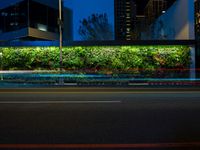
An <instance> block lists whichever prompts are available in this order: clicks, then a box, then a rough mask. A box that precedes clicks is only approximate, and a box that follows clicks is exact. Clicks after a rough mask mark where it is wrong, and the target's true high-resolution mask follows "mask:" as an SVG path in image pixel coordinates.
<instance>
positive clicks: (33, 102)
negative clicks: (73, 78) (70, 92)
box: [0, 101, 122, 104]
mask: <svg viewBox="0 0 200 150" xmlns="http://www.w3.org/2000/svg"><path fill="white" fill-rule="evenodd" d="M121 102H122V101H0V104H109V103H110V104H113V103H121Z"/></svg>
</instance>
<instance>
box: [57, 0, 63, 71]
mask: <svg viewBox="0 0 200 150" xmlns="http://www.w3.org/2000/svg"><path fill="white" fill-rule="evenodd" d="M58 25H59V35H60V40H59V49H60V71H62V67H63V58H62V47H63V45H62V41H63V37H62V26H63V23H62V0H59V19H58Z"/></svg>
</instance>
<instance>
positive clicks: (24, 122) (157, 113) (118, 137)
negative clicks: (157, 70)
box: [0, 88, 200, 149]
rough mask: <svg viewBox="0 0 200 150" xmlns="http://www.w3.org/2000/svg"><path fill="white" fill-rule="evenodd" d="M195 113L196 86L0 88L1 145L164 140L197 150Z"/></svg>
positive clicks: (198, 109)
mask: <svg viewBox="0 0 200 150" xmlns="http://www.w3.org/2000/svg"><path fill="white" fill-rule="evenodd" d="M199 116H200V90H199V89H195V88H194V89H184V88H179V89H156V88H152V89H131V88H128V89H124V88H118V89H116V88H47V89H0V149H1V148H4V149H5V148H9V147H12V146H17V145H16V144H25V145H18V146H19V147H20V146H21V148H23V146H24V147H26V146H27V145H26V144H29V146H31V145H30V144H33V145H32V146H33V147H34V146H36V147H37V146H39V147H41V148H42V145H40V144H45V145H43V146H44V147H45V146H47V148H48V146H49V145H48V144H55V145H54V146H56V145H57V147H59V146H60V147H62V146H63V147H65V148H66V147H67V146H70V145H69V144H74V145H71V146H75V148H77V147H76V146H77V144H79V145H78V146H80V147H81V146H82V147H84V145H85V144H90V145H89V147H90V146H92V145H91V144H100V145H101V146H105V147H106V146H107V147H109V145H106V144H111V145H110V146H111V147H112V146H113V147H114V148H116V147H117V146H119V147H120V145H117V144H122V145H121V148H125V147H126V146H127V148H130V147H131V146H132V147H134V146H138V147H139V146H141V147H142V145H143V146H148V144H150V145H149V146H150V147H151V146H152V148H154V147H156V146H158V145H159V144H161V147H162V146H164V147H167V146H166V145H165V143H166V144H170V143H171V144H172V148H173V144H175V145H174V147H176V146H178V145H179V146H182V147H184V146H185V147H187V148H188V147H190V146H193V147H194V148H195V147H196V148H197V149H199V148H200V119H199ZM5 144H7V145H5ZM13 144H14V145H13ZM37 144H39V145H37ZM59 144H60V145H59ZM61 144H65V145H61ZM80 144H83V145H80ZM102 144H104V145H102ZM127 144H132V145H127ZM138 144H139V145H138ZM140 144H141V145H140ZM145 144H146V145H145ZM151 144H156V145H151ZM184 144H185V145H184ZM188 144H189V146H188ZM50 146H52V145H50ZM85 146H86V147H87V145H85ZM96 146H97V147H98V146H99V145H96ZM101 146H99V147H101ZM128 146H130V147H128ZM168 146H169V145H168ZM94 147H95V145H94ZM105 147H104V148H105ZM141 147H140V148H141ZM169 147H170V146H169ZM37 148H38V147H37ZM176 149H177V148H176Z"/></svg>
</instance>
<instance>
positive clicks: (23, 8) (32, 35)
mask: <svg viewBox="0 0 200 150" xmlns="http://www.w3.org/2000/svg"><path fill="white" fill-rule="evenodd" d="M57 19H58V9H57V8H56V6H55V8H53V7H51V6H49V5H48V3H47V4H46V5H45V4H44V3H40V2H38V1H37V0H23V1H16V2H14V1H13V4H12V5H9V6H5V8H2V9H0V20H1V22H0V33H1V35H2V36H0V40H3V37H6V38H5V39H6V40H12V37H13V38H14V39H19V38H22V39H40V40H42V39H44V40H55V39H56V38H57V36H56V34H58V25H57ZM9 33H10V34H9ZM15 33H17V34H15ZM47 33H49V34H51V35H49V38H48V35H45V34H47ZM13 34H15V35H14V36H13ZM40 35H41V36H40Z"/></svg>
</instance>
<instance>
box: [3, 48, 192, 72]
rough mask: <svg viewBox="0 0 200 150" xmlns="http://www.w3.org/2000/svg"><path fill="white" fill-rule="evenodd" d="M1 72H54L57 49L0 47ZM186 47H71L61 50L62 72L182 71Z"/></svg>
mask: <svg viewBox="0 0 200 150" xmlns="http://www.w3.org/2000/svg"><path fill="white" fill-rule="evenodd" d="M0 52H2V53H3V57H2V60H0V61H1V63H2V66H3V69H4V70H38V69H40V70H41V69H42V70H46V69H47V70H57V69H59V48H58V47H1V48H0ZM189 66H190V48H189V47H188V46H71V47H64V48H63V68H64V69H66V70H81V71H83V72H84V71H86V70H92V71H94V72H97V71H105V72H113V71H118V72H129V71H134V72H139V71H142V70H154V69H155V70H156V69H175V68H179V69H184V68H189Z"/></svg>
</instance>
